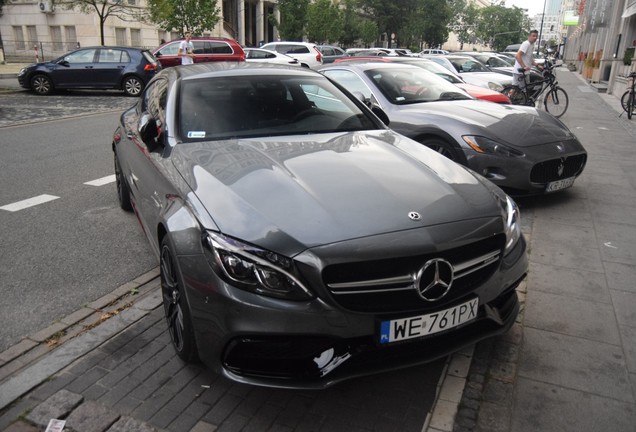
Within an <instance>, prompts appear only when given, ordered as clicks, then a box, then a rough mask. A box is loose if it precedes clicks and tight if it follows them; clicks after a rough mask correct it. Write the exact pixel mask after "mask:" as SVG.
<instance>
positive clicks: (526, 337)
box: [0, 70, 636, 432]
mask: <svg viewBox="0 0 636 432" xmlns="http://www.w3.org/2000/svg"><path fill="white" fill-rule="evenodd" d="M558 79H559V81H560V83H561V85H562V86H563V87H564V88H565V89H566V91H567V92H568V94H569V97H570V106H569V108H568V112H567V113H566V114H565V115H564V117H563V118H562V120H563V121H564V123H566V124H567V125H568V126H569V127H570V129H571V130H572V131H573V132H574V133H575V134H576V135H577V136H578V138H579V139H580V140H581V142H582V143H583V145H584V146H585V147H586V149H587V151H588V154H589V159H588V164H587V167H586V170H585V171H584V173H583V175H582V176H581V177H580V178H579V179H577V181H576V183H575V185H574V186H573V187H572V188H571V189H570V190H567V191H564V192H562V193H557V194H554V195H550V196H545V197H538V198H533V199H526V200H520V201H519V204H520V206H521V210H522V220H523V231H524V234H525V235H526V237H527V240H528V244H529V248H530V263H531V266H530V273H529V276H528V278H527V280H526V282H525V283H524V284H522V286H521V287H520V298H521V301H522V305H523V306H522V313H521V315H520V317H519V319H518V322H517V323H516V324H515V326H513V328H512V330H511V331H510V332H508V333H507V334H506V335H503V336H501V337H498V338H493V339H490V340H487V341H484V342H481V343H479V344H477V345H476V346H475V347H474V348H470V349H467V350H463V351H462V352H460V353H457V354H455V355H453V356H451V357H450V358H449V359H447V361H446V362H443V361H442V362H436V363H434V364H431V365H429V366H427V367H428V368H439V369H440V370H441V369H442V368H443V373H442V378H443V381H442V382H440V383H436V382H433V383H432V382H427V381H426V377H427V374H425V373H423V372H422V373H421V374H420V373H419V371H420V370H421V371H425V370H426V367H423V368H420V369H419V370H416V372H417V375H416V376H418V377H419V378H420V379H415V380H413V379H410V380H409V381H408V382H409V386H408V388H405V386H404V382H405V381H406V380H405V375H403V372H401V371H397V372H394V373H389V374H379V375H376V376H372V377H367V378H364V379H359V380H355V381H354V382H353V383H343V384H342V385H339V386H335V387H334V388H332V389H329V390H327V391H321V392H304V391H297V392H291V391H284V390H276V389H265V388H258V387H251V386H246V385H241V384H236V383H231V382H229V381H227V380H225V379H223V378H220V377H217V376H216V375H214V374H212V373H211V372H209V371H207V370H205V369H204V368H202V367H199V366H184V365H183V364H182V363H181V362H180V361H179V360H178V358H176V357H175V355H174V352H173V350H172V347H171V345H170V343H169V339H168V336H167V334H166V331H165V323H164V320H163V308H162V307H161V296H160V290H159V282H158V277H157V276H158V273H157V271H156V270H155V271H153V272H150V273H148V274H146V275H142V276H140V277H139V278H138V279H136V280H135V281H132V282H130V283H129V284H126V285H124V286H122V287H119V288H118V289H117V290H115V291H114V292H113V293H112V294H109V295H108V296H105V297H104V298H102V299H99V300H97V301H96V302H93V303H92V304H90V305H87V306H86V307H84V308H82V309H81V310H79V311H77V312H75V313H74V314H72V315H70V316H68V317H64V318H62V319H60V320H59V321H58V322H56V323H54V324H52V325H51V326H50V327H49V328H47V329H45V330H43V331H41V332H39V333H38V334H36V335H31V336H30V337H28V338H26V339H24V340H23V341H21V342H20V343H18V344H17V345H15V346H14V347H12V348H10V349H9V350H7V351H5V352H3V353H0V430H6V431H10V432H16V431H22V432H26V431H37V430H43V429H44V427H46V424H47V423H48V421H49V420H50V419H65V420H66V427H67V430H68V429H71V430H74V431H76V432H90V431H105V430H108V431H110V432H114V431H126V432H133V431H152V430H164V429H165V430H170V431H178V432H187V431H191V432H205V431H225V430H237V431H238V430H246V431H247V430H254V431H264V430H277V431H292V430H296V431H309V430H311V431H314V430H320V431H334V430H346V431H352V430H359V431H372V430H377V431H389V430H396V431H406V432H409V431H414V432H415V431H417V432H419V431H428V432H438V431H444V432H449V431H457V432H460V431H484V432H485V431H488V432H498V431H502V432H504V431H505V432H508V431H513V432H525V431H528V432H530V431H532V432H535V431H542V432H544V431H559V432H561V431H566V432H568V431H576V432H579V431H610V430H611V431H613V432H614V431H616V432H622V431H631V432H634V431H636V426H635V425H636V312H635V311H636V282H635V281H636V222H634V215H635V214H636V204H635V203H636V169H635V168H636V157H635V155H636V121H629V120H627V118H626V116H622V117H620V118H619V114H620V101H619V99H617V98H616V97H615V96H611V95H601V94H598V93H595V92H594V91H593V90H592V89H591V88H590V87H589V86H588V85H587V84H586V83H585V82H583V81H582V80H581V79H580V77H579V75H578V74H577V73H572V72H569V71H567V70H559V72H558ZM618 96H619V97H620V95H618ZM412 372H413V370H410V371H409V373H411V374H412ZM409 376H410V375H409ZM378 393H382V394H383V395H384V397H383V398H380V397H378V395H377V394H378ZM386 395H389V397H386ZM427 398H435V404H434V408H433V409H432V410H431V411H432V412H431V413H426V412H421V409H418V408H419V407H421V406H423V405H422V401H423V400H425V399H427Z"/></svg>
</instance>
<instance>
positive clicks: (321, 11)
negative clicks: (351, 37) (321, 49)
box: [307, 0, 343, 44]
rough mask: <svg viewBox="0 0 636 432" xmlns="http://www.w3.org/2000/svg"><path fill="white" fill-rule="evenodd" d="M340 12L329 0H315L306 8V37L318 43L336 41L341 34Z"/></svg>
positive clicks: (341, 21)
mask: <svg viewBox="0 0 636 432" xmlns="http://www.w3.org/2000/svg"><path fill="white" fill-rule="evenodd" d="M342 30H343V19H342V12H341V10H340V8H338V6H336V5H334V4H333V3H332V2H331V0H316V1H315V2H313V3H311V4H310V5H309V7H308V8H307V39H309V40H310V41H314V42H317V43H320V44H326V43H329V42H336V41H338V40H339V38H340V36H341V35H342Z"/></svg>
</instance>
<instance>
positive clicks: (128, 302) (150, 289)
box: [0, 268, 162, 432]
mask: <svg viewBox="0 0 636 432" xmlns="http://www.w3.org/2000/svg"><path fill="white" fill-rule="evenodd" d="M158 275H159V270H158V269H157V268H155V269H153V270H151V271H150V272H147V273H145V274H143V275H141V276H139V277H138V278H136V279H135V280H133V281H132V282H129V283H127V284H124V285H122V286H121V287H119V288H117V289H116V290H115V291H113V292H112V293H110V294H107V295H105V296H103V297H101V298H100V299H97V300H95V301H94V302H92V303H91V304H89V305H87V306H85V307H84V308H82V309H80V311H81V312H80V311H77V312H74V313H72V314H70V315H68V316H66V317H64V318H62V319H61V320H60V321H58V322H55V323H53V324H51V326H49V327H47V328H46V329H44V330H41V331H39V332H37V333H36V334H35V335H31V336H28V337H27V338H25V339H23V340H22V341H20V342H19V343H18V344H16V345H14V346H12V347H10V348H9V349H7V350H6V351H4V352H3V353H0V359H1V360H2V363H1V364H0V410H3V411H4V410H5V409H6V408H7V407H9V406H10V405H11V404H13V403H14V402H15V401H16V400H17V399H19V398H20V397H21V396H22V395H24V394H26V393H27V392H28V391H29V390H31V389H33V388H35V387H37V386H38V385H39V384H41V383H43V382H44V381H46V380H47V379H48V378H49V377H50V376H52V375H53V374H55V373H56V372H58V371H60V370H61V369H63V368H64V367H66V366H68V365H69V364H71V363H72V362H73V361H75V360H76V359H78V358H80V357H81V356H83V355H84V354H86V353H87V352H89V351H90V350H92V349H94V348H95V347H97V346H99V345H100V344H102V343H103V342H104V341H105V340H107V339H108V338H110V337H112V336H113V335H114V334H116V333H118V332H120V331H121V330H123V329H125V328H126V327H128V326H130V325H131V324H132V323H134V322H136V321H138V320H140V319H141V318H143V317H144V316H146V315H148V314H149V313H150V312H151V311H152V310H153V309H155V308H157V307H158V306H159V305H160V304H161V301H162V299H161V295H160V292H158V291H159V289H158V288H159V279H158ZM89 311H90V314H88V315H86V314H87V313H88V312H89ZM47 335H48V338H47V337H45V336H47ZM54 336H55V338H53V337H54ZM57 336H59V337H57ZM82 432H83V431H82Z"/></svg>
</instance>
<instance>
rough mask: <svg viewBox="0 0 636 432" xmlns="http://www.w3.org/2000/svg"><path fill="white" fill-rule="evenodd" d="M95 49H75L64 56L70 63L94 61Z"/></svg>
mask: <svg viewBox="0 0 636 432" xmlns="http://www.w3.org/2000/svg"><path fill="white" fill-rule="evenodd" d="M95 51H97V50H95V49H85V50H80V51H75V52H74V53H71V54H69V55H67V56H66V57H64V60H66V61H67V62H69V63H70V64H74V63H93V61H94V59H95Z"/></svg>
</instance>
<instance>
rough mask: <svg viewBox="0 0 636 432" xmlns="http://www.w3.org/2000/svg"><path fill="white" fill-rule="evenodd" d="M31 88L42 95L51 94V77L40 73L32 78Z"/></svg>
mask: <svg viewBox="0 0 636 432" xmlns="http://www.w3.org/2000/svg"><path fill="white" fill-rule="evenodd" d="M31 89H32V90H33V91H34V92H35V94H38V95H40V96H46V95H50V94H51V93H52V92H53V83H52V82H51V78H49V77H47V76H46V75H42V74H38V75H36V76H34V77H33V78H31Z"/></svg>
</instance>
